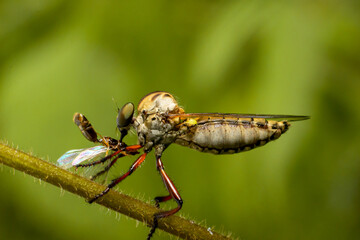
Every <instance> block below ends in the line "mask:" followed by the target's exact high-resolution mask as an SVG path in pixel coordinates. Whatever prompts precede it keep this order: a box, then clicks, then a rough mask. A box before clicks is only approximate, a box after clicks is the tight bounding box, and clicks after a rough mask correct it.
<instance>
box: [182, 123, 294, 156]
mask: <svg viewBox="0 0 360 240" xmlns="http://www.w3.org/2000/svg"><path fill="white" fill-rule="evenodd" d="M288 126H289V124H288V123H287V122H286V121H282V122H276V121H266V122H264V119H259V121H258V122H257V119H255V120H254V119H253V120H251V119H237V120H227V119H222V120H215V121H211V120H209V121H204V122H200V123H198V124H196V125H194V126H191V127H189V130H188V131H186V132H185V133H184V134H181V135H179V136H178V137H177V139H176V141H175V143H177V144H180V145H182V146H187V147H190V148H193V149H196V150H198V151H201V152H209V153H213V154H232V153H238V152H242V151H248V150H251V149H253V148H255V147H259V146H263V145H265V144H266V143H268V142H269V141H272V140H275V139H277V138H279V137H280V135H281V134H283V133H284V132H286V130H287V128H288Z"/></svg>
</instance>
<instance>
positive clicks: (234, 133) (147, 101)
mask: <svg viewBox="0 0 360 240" xmlns="http://www.w3.org/2000/svg"><path fill="white" fill-rule="evenodd" d="M308 118H309V117H307V116H291V115H257V114H223V113H185V111H184V109H183V108H181V107H179V105H178V103H177V101H176V100H175V98H174V97H173V96H172V95H171V94H170V93H167V92H152V93H149V94H148V95H146V96H145V97H143V98H142V99H141V100H140V103H139V105H138V108H137V116H134V105H133V104H132V103H127V104H125V105H124V106H123V107H122V108H121V109H120V110H119V112H118V116H117V127H118V129H119V131H120V133H121V136H120V139H119V140H116V139H113V138H110V137H101V136H100V135H99V134H97V133H96V132H95V130H94V128H93V127H92V125H91V124H90V123H89V122H88V121H87V119H86V118H85V116H83V115H82V114H79V113H76V114H75V116H74V122H75V124H76V125H77V126H78V127H79V128H80V130H81V132H82V134H83V135H84V136H85V137H86V138H87V139H88V140H89V141H92V142H95V143H100V144H101V145H102V146H97V147H93V148H90V149H80V150H71V151H69V152H67V153H65V154H64V155H63V156H62V157H61V158H60V159H59V160H58V162H59V164H60V165H63V166H66V167H71V166H74V167H88V166H94V165H96V164H99V163H104V162H106V161H107V160H110V159H111V161H110V163H109V164H108V165H107V166H106V167H105V169H104V170H102V171H101V172H99V173H98V175H100V174H103V173H104V172H106V171H108V170H109V168H110V167H111V166H113V164H114V163H115V162H116V161H117V159H119V158H120V157H123V156H126V155H135V154H138V153H139V152H138V151H139V149H141V148H143V153H142V154H141V155H140V157H138V159H137V160H136V161H135V162H134V163H133V164H132V165H131V167H130V169H129V170H128V171H127V172H126V173H125V174H123V175H122V176H120V177H118V178H116V179H114V180H112V181H111V183H110V184H109V185H108V186H107V187H106V189H105V190H104V191H103V192H101V193H99V194H98V195H96V196H94V197H93V198H92V199H91V200H90V201H89V202H90V203H92V202H94V201H95V200H97V199H98V198H100V197H102V196H103V195H105V194H106V193H107V192H108V191H109V190H110V189H111V188H113V187H114V186H115V185H116V184H118V183H119V182H121V181H122V180H123V179H125V178H126V177H127V176H129V175H130V174H132V173H133V171H134V170H135V169H137V168H138V167H139V166H140V165H141V163H143V162H144V160H145V157H146V155H147V154H148V153H149V152H150V151H152V150H153V149H154V152H155V157H156V166H157V170H158V171H159V173H160V176H161V178H162V180H163V182H164V185H165V187H166V189H167V190H168V192H169V194H168V195H165V196H160V197H156V198H155V206H156V207H158V208H159V207H160V203H161V202H165V201H168V200H171V199H173V200H175V202H176V203H177V207H176V208H174V209H172V210H169V211H159V212H158V213H156V214H155V215H154V219H153V224H152V227H151V230H150V233H149V234H148V237H147V239H150V238H151V236H152V235H153V234H154V232H155V230H156V228H157V225H158V220H159V219H161V218H164V217H168V216H170V215H173V214H175V213H176V212H178V211H179V210H180V209H181V207H182V204H183V200H182V198H181V196H180V194H179V192H178V190H177V189H176V187H175V185H174V183H173V182H172V181H171V179H170V178H169V176H168V175H167V174H166V172H165V170H164V167H163V163H162V160H161V156H162V153H163V152H164V150H165V149H166V148H167V147H168V146H169V145H170V144H172V143H176V144H179V145H182V146H187V147H190V148H193V149H196V150H198V151H201V152H208V153H213V154H232V153H239V152H242V151H248V150H251V149H253V148H256V147H259V146H263V145H265V144H267V143H268V142H270V141H273V140H275V139H278V138H279V137H280V136H281V135H282V134H283V133H285V132H286V131H287V130H288V128H289V126H290V124H289V122H290V121H300V120H305V119H308ZM131 127H132V128H134V129H135V131H136V133H137V136H138V145H132V146H127V145H126V144H125V143H124V142H123V138H124V137H125V136H126V135H127V133H128V130H129V129H130V128H131ZM108 152H111V153H110V154H108ZM102 154H105V155H106V156H105V157H103V158H101V159H100V160H98V158H99V156H100V155H102ZM85 160H90V162H89V163H85V164H82V162H83V161H85ZM95 176H97V175H95Z"/></svg>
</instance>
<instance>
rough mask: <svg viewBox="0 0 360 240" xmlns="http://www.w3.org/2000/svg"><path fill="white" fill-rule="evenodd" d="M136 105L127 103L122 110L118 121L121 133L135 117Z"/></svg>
mask: <svg viewBox="0 0 360 240" xmlns="http://www.w3.org/2000/svg"><path fill="white" fill-rule="evenodd" d="M134 109H135V108H134V104H132V103H130V102H129V103H126V104H125V105H124V106H123V107H122V108H121V109H120V110H119V113H118V116H117V119H116V122H117V127H118V128H119V130H120V131H121V129H122V128H126V127H128V126H129V125H130V123H131V121H132V118H133V115H134Z"/></svg>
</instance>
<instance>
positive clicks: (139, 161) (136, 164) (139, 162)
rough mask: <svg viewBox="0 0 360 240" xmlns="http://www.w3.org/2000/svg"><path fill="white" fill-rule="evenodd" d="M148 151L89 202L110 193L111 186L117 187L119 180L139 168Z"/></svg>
mask: <svg viewBox="0 0 360 240" xmlns="http://www.w3.org/2000/svg"><path fill="white" fill-rule="evenodd" d="M146 154H147V153H143V154H142V155H141V156H140V157H139V158H138V159H137V160H136V161H135V162H134V163H133V164H132V165H131V167H130V169H129V170H128V171H127V172H126V173H124V174H123V175H122V176H120V177H118V178H115V179H114V180H112V181H111V183H110V184H109V185H108V186H107V187H106V189H105V190H104V191H102V192H101V193H99V194H98V195H96V196H95V197H94V198H92V199H90V200H89V201H88V202H89V203H93V202H94V201H96V200H97V199H98V198H100V197H102V196H104V195H105V194H106V193H108V192H109V191H110V189H111V188H113V187H115V186H116V185H117V184H118V183H119V182H121V181H122V180H124V179H125V178H126V177H127V176H129V175H131V174H132V173H133V172H134V171H135V169H137V168H138V167H139V166H140V165H141V163H143V162H144V160H145V157H146Z"/></svg>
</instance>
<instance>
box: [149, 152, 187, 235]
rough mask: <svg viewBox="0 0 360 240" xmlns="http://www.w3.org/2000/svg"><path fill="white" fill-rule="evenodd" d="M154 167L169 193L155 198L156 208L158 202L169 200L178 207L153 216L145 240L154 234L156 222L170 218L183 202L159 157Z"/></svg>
mask: <svg viewBox="0 0 360 240" xmlns="http://www.w3.org/2000/svg"><path fill="white" fill-rule="evenodd" d="M156 167H157V170H158V171H159V173H160V176H161V178H162V180H163V182H164V184H165V187H166V189H167V190H168V192H169V193H170V195H168V196H163V197H156V198H155V201H156V203H155V205H156V207H158V206H159V203H160V202H165V201H168V200H170V199H171V198H172V199H174V200H175V201H176V203H177V204H178V206H177V207H176V208H174V209H172V210H169V211H164V212H159V213H155V214H154V220H153V226H152V227H151V229H150V232H149V235H148V236H147V240H150V238H151V237H152V235H153V234H154V233H155V230H156V228H157V226H158V220H159V219H160V218H164V217H168V216H171V215H173V214H175V213H176V212H178V211H179V210H180V209H181V207H182V204H183V201H182V199H181V196H180V194H179V192H178V190H177V189H176V187H175V185H174V183H173V182H172V181H171V179H170V178H169V176H168V175H167V174H166V172H165V170H164V166H163V163H162V161H161V158H160V156H157V157H156Z"/></svg>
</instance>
